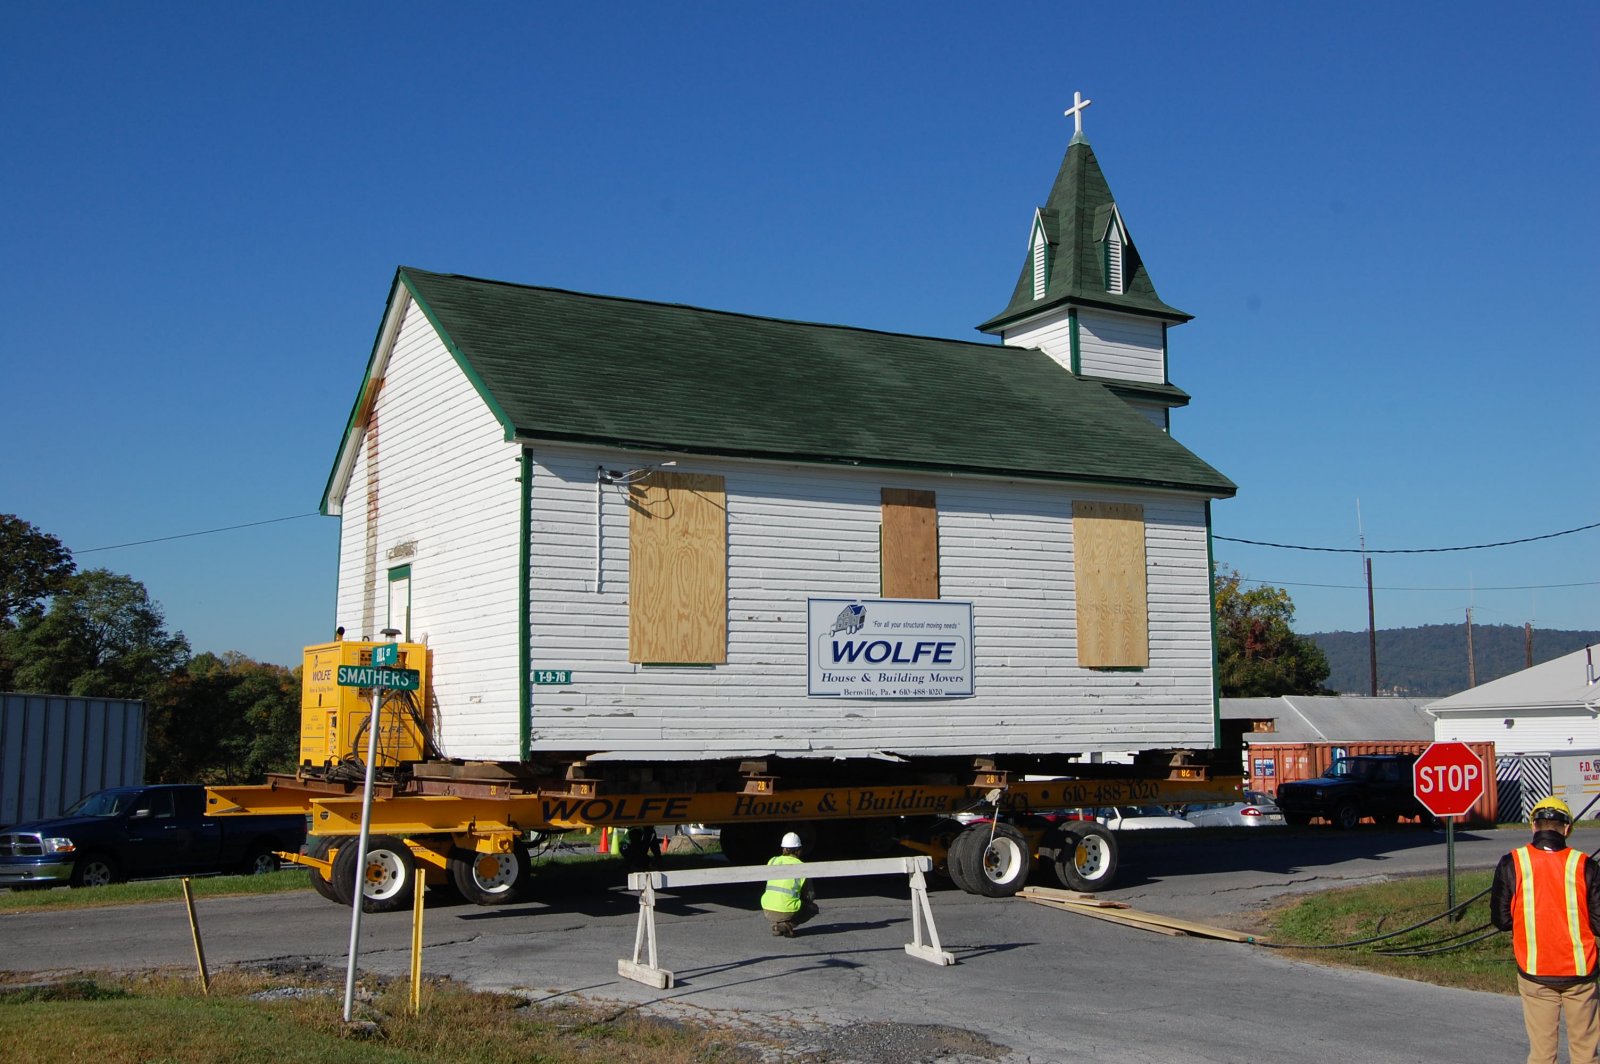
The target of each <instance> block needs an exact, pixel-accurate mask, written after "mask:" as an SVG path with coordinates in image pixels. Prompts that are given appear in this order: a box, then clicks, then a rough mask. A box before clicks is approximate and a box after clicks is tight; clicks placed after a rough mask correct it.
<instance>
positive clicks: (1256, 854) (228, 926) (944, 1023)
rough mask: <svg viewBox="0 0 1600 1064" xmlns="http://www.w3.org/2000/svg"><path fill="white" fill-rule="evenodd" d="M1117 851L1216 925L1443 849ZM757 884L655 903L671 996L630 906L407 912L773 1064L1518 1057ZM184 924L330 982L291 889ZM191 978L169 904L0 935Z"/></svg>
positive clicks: (1153, 943) (1437, 837) (1270, 985)
mask: <svg viewBox="0 0 1600 1064" xmlns="http://www.w3.org/2000/svg"><path fill="white" fill-rule="evenodd" d="M1588 834H1590V833H1580V835H1579V836H1578V837H1577V838H1576V839H1575V842H1576V843H1577V844H1578V845H1583V846H1585V847H1586V848H1587V849H1591V850H1592V849H1594V848H1595V847H1596V846H1597V845H1600V832H1595V833H1593V834H1594V836H1595V837H1593V838H1589V837H1587V836H1588ZM1526 837H1527V835H1526V832H1522V831H1504V832H1494V831H1490V832H1471V833H1466V832H1463V833H1460V834H1459V835H1458V837H1457V864H1458V867H1461V868H1474V867H1488V866H1491V865H1492V864H1493V863H1494V861H1496V860H1497V859H1498V858H1499V856H1500V855H1501V854H1503V853H1504V852H1506V851H1507V850H1508V849H1510V848H1511V847H1513V846H1515V845H1518V844H1520V843H1521V842H1522V841H1523V840H1524V839H1525V838H1526ZM1123 845H1124V848H1123V859H1122V871H1121V874H1120V876H1119V882H1120V883H1121V884H1122V885H1120V886H1119V887H1118V888H1117V889H1115V890H1113V891H1110V892H1108V896H1110V897H1114V898H1119V899H1122V900H1126V901H1128V902H1130V903H1131V904H1133V905H1134V906H1136V907H1138V908H1141V909H1146V910H1149V911H1152V912H1160V913H1164V914H1167V915H1173V916H1183V917H1187V918H1191V919H1200V920H1204V921H1206V922H1211V923H1217V924H1223V925H1226V924H1228V923H1229V922H1232V923H1235V924H1237V923H1239V922H1240V921H1241V920H1243V919H1245V918H1246V914H1248V913H1250V912H1252V911H1254V910H1256V909H1257V908H1259V907H1260V906H1261V905H1264V904H1267V903H1269V902H1270V901H1272V900H1273V899H1276V898H1281V897H1283V896H1285V895H1289V894H1294V893H1297V892H1302V891H1306V890H1316V889H1322V888H1325V887H1329V886H1338V885H1345V884H1351V883H1359V882H1369V881H1373V880H1376V879H1381V878H1387V877H1390V876H1394V875H1399V874H1406V873H1410V872H1419V871H1442V870H1443V868H1444V864H1445V854H1444V849H1445V848H1444V841H1443V836H1442V835H1441V834H1435V833H1431V832H1428V831H1426V830H1421V829H1417V828H1411V829H1398V830H1391V831H1380V830H1376V829H1369V830H1361V831H1356V832H1353V833H1338V832H1333V831H1331V830H1330V831H1322V832H1308V833H1299V832H1284V833H1281V834H1275V833H1273V832H1272V831H1270V830H1266V831H1263V832H1262V833H1261V835H1260V837H1251V838H1246V839H1230V840H1224V841H1217V840H1214V839H1211V840H1204V841H1194V842H1191V841H1188V840H1187V839H1186V838H1185V836H1184V835H1183V834H1181V833H1180V834H1178V835H1173V836H1170V837H1167V838H1163V839H1144V838H1139V837H1136V836H1133V835H1131V834H1126V835H1124V836H1123ZM619 879H620V876H619ZM759 890H760V888H759V886H758V885H755V884H746V885H743V886H740V887H728V888H700V889H696V890H693V891H687V892H685V893H684V894H682V895H679V896H676V897H674V896H666V897H664V898H663V899H662V902H661V904H660V907H659V909H658V914H659V916H658V926H659V930H660V941H661V964H662V966H663V967H666V968H669V969H671V970H673V971H674V972H675V973H676V976H677V982H678V985H677V986H675V987H674V988H673V989H671V990H666V991H657V990H654V989H651V988H648V987H645V986H643V985H640V984H638V983H634V982H631V981H628V980H624V979H620V978H619V977H618V976H617V974H616V961H617V960H618V959H619V958H623V957H627V956H631V954H632V949H633V940H634V932H635V925H636V918H637V912H638V906H637V903H636V901H635V899H634V896H633V895H630V894H628V893H627V892H625V891H623V890H621V889H616V890H611V891H600V892H594V891H591V892H588V893H587V894H583V895H580V896H577V897H566V898H550V899H544V900H537V901H532V902H528V903H524V904H520V905H516V906H509V907H505V908H498V909H488V908H477V907H473V906H468V905H462V904H454V905H434V904H432V903H431V902H430V906H429V909H428V912H427V916H426V923H425V928H424V930H425V934H424V941H425V950H424V962H423V963H424V969H425V971H426V972H427V973H428V974H430V975H450V976H452V977H454V978H456V979H458V980H462V981H465V982H467V983H469V984H471V985H473V986H477V987H480V988H484V989H491V988H492V989H504V990H515V991H517V992H520V993H523V994H526V995H528V996H530V997H532V998H549V997H556V996H560V995H563V994H581V995H584V996H586V997H590V998H598V999H605V1000H610V1001H615V1002H619V1003H622V1004H626V1005H628V1006H634V1007H643V1008H648V1009H652V1010H657V1011H660V1012H663V1013H668V1014H674V1015H689V1016H706V1017H710V1018H714V1019H719V1020H723V1021H729V1022H737V1023H745V1024H749V1025H751V1026H752V1027H753V1028H755V1029H759V1030H762V1031H766V1032H769V1033H779V1034H781V1035H782V1036H783V1037H784V1039H785V1041H786V1042H787V1044H788V1046H789V1047H790V1052H791V1054H792V1055H791V1056H790V1057H789V1058H787V1059H792V1060H805V1059H826V1060H829V1061H834V1062H840V1064H843V1062H851V1061H854V1062H860V1064H907V1062H911V1061H943V1062H946V1064H965V1062H968V1061H976V1060H981V1059H996V1060H1001V1061H1004V1062H1007V1064H1022V1062H1046V1061H1048V1062H1055V1061H1067V1060H1073V1061H1104V1062H1112V1064H1117V1062H1130V1064H1131V1062H1140V1064H1179V1062H1182V1064H1201V1062H1217V1064H1222V1062H1230V1064H1231V1062H1237V1061H1251V1060H1269V1061H1273V1062H1278V1064H1298V1062H1306V1064H1310V1062H1316V1064H1326V1062H1327V1061H1328V1060H1330V1059H1336V1060H1357V1061H1363V1062H1387V1061H1396V1062H1399V1061H1426V1062H1433V1061H1438V1062H1462V1061H1502V1060H1503V1061H1515V1060H1519V1059H1521V1058H1522V1057H1523V1056H1524V1055H1525V1053H1526V1044H1525V1042H1524V1038H1523V1034H1522V1021H1521V1010H1520V1007H1519V1005H1518V1003H1517V1000H1516V999H1515V998H1514V997H1510V996H1503V995H1497V994H1487V993H1478V992H1472V991H1463V990H1449V989H1442V988H1438V987H1432V986H1428V985H1424V984H1419V983H1412V982H1408V981H1406V980H1400V979H1393V978H1389V977H1385V976H1377V975H1371V974H1367V973H1362V972H1355V971H1348V970H1342V969H1337V968H1328V967H1323V966H1319V965H1313V964H1307V963H1303V962H1297V961H1291V960H1288V959H1286V958H1285V957H1284V956H1282V955H1281V954H1279V953H1276V952H1274V951H1271V950H1268V949H1263V948H1261V947H1258V946H1249V945H1240V944H1236V943H1229V942H1221V941H1215V940H1207V939H1199V938H1172V937H1166V936H1162V935H1156V934H1152V933H1150V932H1146V931H1139V930H1134V929H1129V928H1122V927H1118V926H1115V925H1111V924H1107V923H1103V922H1101V921H1096V920H1091V919H1087V918H1084V917H1080V916H1075V915H1072V914H1069V913H1063V912H1057V911H1054V910H1049V909H1045V908H1042V907H1040V906H1036V905H1032V904H1029V903H1027V902H1024V901H1020V900H1006V901H995V900H989V899H983V898H977V897H973V896H970V895H966V894H962V893H960V892H959V891H955V890H941V891H937V892H935V893H934V895H933V901H932V906H933V911H934V915H935V919H936V921H937V925H938V931H939V934H940V937H941V940H942V944H943V946H944V948H946V949H948V950H950V951H951V952H953V953H954V954H955V955H956V957H957V964H956V965H955V966H954V967H948V968H942V967H936V966H934V965H932V964H928V963H926V962H923V961H920V960H916V959H914V958H912V957H910V956H908V955H907V954H906V953H905V952H904V949H903V946H904V944H905V943H906V942H909V941H910V937H911V930H910V917H911V913H910V904H909V901H908V900H907V898H908V892H907V890H906V887H905V884H904V883H903V881H899V880H897V879H876V880H870V881H869V880H855V881H844V880H831V881H824V882H821V883H819V894H820V895H821V899H820V900H821V902H822V907H823V913H822V915H821V916H820V917H819V918H818V919H817V920H816V921H815V922H814V923H813V924H810V925H807V926H806V927H805V928H803V929H802V933H801V936H800V937H797V938H794V939H776V938H773V937H772V936H771V935H770V934H769V932H768V929H767V926H766V924H765V921H764V920H763V919H762V917H761V915H760V913H759V911H758V910H757V908H756V905H755V899H756V897H757V895H758V894H759ZM1441 901H1442V899H1441ZM1442 907H1443V906H1442V904H1441V908H1442ZM200 920H201V925H202V931H203V933H204V937H205V948H206V955H207V959H208V961H209V962H210V963H211V964H212V965H213V966H220V965H226V964H236V963H259V962H268V961H283V962H286V963H292V964H299V963H302V962H308V961H309V962H322V963H326V964H329V965H332V966H334V967H335V968H337V969H339V970H342V969H343V965H344V962H345V946H346V944H347V942H348V938H349V910H347V909H340V908H338V907H336V906H333V905H331V904H329V903H327V902H325V901H323V900H322V899H321V898H319V897H317V896H315V895H313V894H311V893H309V892H307V893H303V894H302V893H294V894H283V895H269V896H261V897H253V898H225V899H217V900H208V901H205V902H204V903H203V904H202V906H201V909H200ZM409 941H410V917H409V914H408V913H396V914H388V915H376V914H368V915H367V916H366V917H364V920H363V934H362V946H361V950H362V952H361V965H362V967H363V969H365V970H370V971H374V972H380V973H384V974H390V975H396V976H402V977H403V976H404V974H405V973H406V971H407V968H408V964H409ZM1508 953H1509V947H1508ZM1508 963H1509V962H1508ZM192 964H193V952H192V946H191V944H190V941H189V934H188V924H187V919H186V917H185V915H184V913H183V911H182V909H181V907H172V908H170V909H168V908H166V907H162V908H160V909H157V908H155V907H151V906H142V907H138V908H126V907H125V908H113V909H85V910H76V911H71V912H58V913H27V914H8V915H5V916H3V917H0V965H3V966H4V968H6V969H9V970H13V971H62V970H82V969H99V970H103V969H106V968H147V967H153V966H158V965H192Z"/></svg>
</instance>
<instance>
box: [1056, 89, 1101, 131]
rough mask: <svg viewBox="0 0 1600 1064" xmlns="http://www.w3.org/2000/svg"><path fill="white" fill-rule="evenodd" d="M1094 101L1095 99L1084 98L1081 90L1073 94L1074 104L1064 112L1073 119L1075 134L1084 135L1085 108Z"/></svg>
mask: <svg viewBox="0 0 1600 1064" xmlns="http://www.w3.org/2000/svg"><path fill="white" fill-rule="evenodd" d="M1092 103H1094V101H1093V100H1085V99H1084V98H1083V93H1081V92H1074V93H1073V94H1072V106H1071V107H1069V108H1067V109H1066V111H1064V112H1063V113H1064V114H1066V115H1067V116H1068V117H1069V118H1071V119H1072V127H1073V128H1072V132H1073V135H1074V136H1078V137H1081V136H1083V109H1084V108H1085V107H1088V106H1089V105H1090V104H1092Z"/></svg>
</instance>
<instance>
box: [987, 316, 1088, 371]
mask: <svg viewBox="0 0 1600 1064" xmlns="http://www.w3.org/2000/svg"><path fill="white" fill-rule="evenodd" d="M1002 339H1003V342H1004V343H1005V344H1006V346H1008V347H1037V348H1038V349H1039V350H1040V351H1043V352H1044V353H1045V354H1047V355H1049V356H1050V359H1051V361H1053V362H1055V364H1056V365H1058V366H1060V367H1061V368H1062V369H1064V370H1067V371H1068V372H1071V370H1072V320H1071V318H1070V316H1069V315H1068V314H1067V311H1066V309H1065V308H1063V309H1061V310H1058V311H1056V312H1055V313H1052V314H1042V315H1040V316H1039V317H1037V318H1033V319H1031V320H1029V321H1025V322H1023V323H1022V324H1020V325H1016V326H1013V327H1012V328H1010V329H1007V330H1006V331H1005V333H1004V335H1003V337H1002Z"/></svg>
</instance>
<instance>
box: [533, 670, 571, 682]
mask: <svg viewBox="0 0 1600 1064" xmlns="http://www.w3.org/2000/svg"><path fill="white" fill-rule="evenodd" d="M533 682H534V683H536V684H541V683H555V684H569V683H571V682H572V670H571V669H535V670H534V671H533Z"/></svg>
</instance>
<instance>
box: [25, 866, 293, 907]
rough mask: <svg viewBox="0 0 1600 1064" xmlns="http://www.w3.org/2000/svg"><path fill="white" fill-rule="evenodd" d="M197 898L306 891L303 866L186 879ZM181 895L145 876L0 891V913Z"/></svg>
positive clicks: (174, 885) (177, 887)
mask: <svg viewBox="0 0 1600 1064" xmlns="http://www.w3.org/2000/svg"><path fill="white" fill-rule="evenodd" d="M189 888H190V890H191V891H193V892H194V896H195V897H197V898H215V897H221V896H223V895H227V894H279V893H282V892H283V891H286V890H308V889H310V888H309V886H308V885H307V881H306V873H305V870H304V869H299V868H291V869H287V870H285V871H282V872H269V873H268V874H266V875H264V876H202V877H199V878H196V879H191V880H190V881H189ZM182 897H183V886H182V883H181V881H180V880H177V879H147V880H142V881H140V882H137V883H113V884H111V885H110V886H107V887H83V888H81V889H75V888H72V887H52V888H50V889H48V890H0V912H18V911H22V910H28V911H37V910H40V909H91V908H96V907H100V906H106V905H136V904H139V903H141V902H157V901H172V900H173V899H175V898H182Z"/></svg>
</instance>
